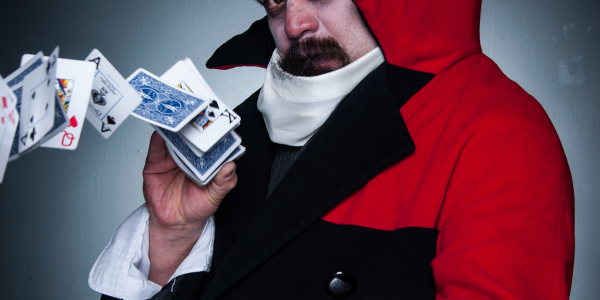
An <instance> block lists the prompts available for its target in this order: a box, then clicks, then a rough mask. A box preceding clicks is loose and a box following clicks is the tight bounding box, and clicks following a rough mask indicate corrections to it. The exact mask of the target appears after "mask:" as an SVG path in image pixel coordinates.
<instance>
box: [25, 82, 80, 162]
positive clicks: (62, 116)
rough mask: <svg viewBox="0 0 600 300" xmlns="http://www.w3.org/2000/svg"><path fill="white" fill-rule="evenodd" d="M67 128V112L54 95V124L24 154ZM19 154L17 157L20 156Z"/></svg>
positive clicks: (58, 98) (56, 95)
mask: <svg viewBox="0 0 600 300" xmlns="http://www.w3.org/2000/svg"><path fill="white" fill-rule="evenodd" d="M68 126H69V119H68V118H67V112H66V111H65V108H64V106H63V105H62V103H61V101H60V97H59V96H58V93H56V94H55V95H54V124H53V125H52V128H51V129H50V131H48V133H46V134H45V135H44V136H43V137H42V138H41V139H40V141H39V143H37V144H36V145H35V146H33V147H30V148H29V149H27V150H26V151H25V152H30V151H32V150H33V149H35V148H36V147H38V146H41V145H43V144H44V143H46V142H48V141H49V140H51V139H53V138H54V137H55V136H57V135H58V134H59V133H61V132H63V131H64V130H65V129H66V128H67V127H68ZM22 154H24V153H21V154H19V155H22Z"/></svg>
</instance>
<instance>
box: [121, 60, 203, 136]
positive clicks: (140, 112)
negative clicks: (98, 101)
mask: <svg viewBox="0 0 600 300" xmlns="http://www.w3.org/2000/svg"><path fill="white" fill-rule="evenodd" d="M127 82H129V84H131V86H133V88H134V89H135V90H136V91H137V92H138V93H139V94H140V96H141V97H142V98H143V100H142V103H141V104H140V105H139V106H138V107H137V108H136V109H135V110H134V111H133V113H132V114H133V115H134V116H136V117H138V118H140V119H142V120H144V121H146V122H148V123H150V124H153V125H155V126H158V127H162V128H166V129H168V130H170V131H179V130H180V129H181V128H182V127H183V126H184V125H186V124H187V123H188V122H189V121H190V120H191V119H192V118H194V117H195V116H196V115H197V114H198V113H200V111H202V110H203V109H204V108H206V106H207V105H208V102H207V101H206V100H205V99H200V98H199V97H197V96H195V95H194V94H191V93H189V92H186V91H184V90H182V89H180V88H178V87H177V86H174V85H172V84H170V83H167V82H165V81H163V80H162V79H160V78H158V77H156V76H155V75H154V74H152V73H150V72H148V71H146V70H144V69H138V70H137V71H135V72H134V73H133V74H131V76H129V78H127Z"/></svg>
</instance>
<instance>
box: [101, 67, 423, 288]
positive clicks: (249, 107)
mask: <svg viewBox="0 0 600 300" xmlns="http://www.w3.org/2000/svg"><path fill="white" fill-rule="evenodd" d="M432 77H433V76H432V75H431V74H427V73H421V72H416V71H412V70H407V69H402V68H398V67H395V66H390V65H389V64H387V63H384V64H383V65H382V66H380V67H378V68H377V69H376V70H375V71H373V72H372V73H371V74H370V75H369V76H368V77H367V78H365V80H363V82H361V84H359V85H358V86H357V87H356V89H355V90H354V91H352V92H351V93H350V94H349V95H348V96H347V97H346V99H344V100H343V101H342V102H341V104H340V105H339V106H338V108H337V109H336V110H335V111H334V112H333V114H332V115H331V117H330V118H329V119H328V120H327V122H326V123H325V124H324V125H323V127H322V128H321V129H320V130H319V131H318V132H317V133H316V134H315V135H314V136H313V137H312V138H311V140H310V141H309V143H307V144H306V145H305V146H304V147H303V148H302V150H301V151H300V152H299V153H298V157H297V160H296V162H294V164H293V165H292V166H291V167H290V169H289V170H288V172H287V174H286V175H285V176H284V177H283V178H282V180H281V182H280V183H279V185H278V186H277V187H276V188H275V189H274V191H273V194H272V195H271V196H270V197H269V198H268V199H267V191H268V186H269V181H270V174H271V167H272V163H273V158H274V155H275V145H274V144H273V143H272V142H271V141H270V139H269V135H268V132H267V129H266V126H265V124H264V121H263V117H262V114H261V113H260V111H258V109H257V107H256V101H257V98H258V91H257V92H255V93H254V94H253V95H252V96H250V97H249V98H248V99H247V100H246V101H244V102H243V103H242V104H241V105H240V106H238V107H237V108H236V109H235V111H236V113H238V114H239V115H240V116H241V117H242V119H243V120H244V122H243V123H244V124H243V125H242V126H240V127H238V129H236V132H238V133H239V134H240V136H242V137H243V139H244V141H243V144H244V145H245V146H246V148H247V150H246V154H245V155H244V156H243V157H242V158H240V159H239V160H238V161H237V162H236V164H237V168H236V172H237V174H238V178H239V179H238V184H237V186H236V188H235V189H234V190H232V191H231V192H230V193H229V194H228V195H227V197H226V198H225V200H224V201H223V203H222V204H221V206H220V207H219V210H218V211H217V213H216V214H215V225H216V231H215V232H216V234H215V243H214V254H213V260H212V266H211V271H210V273H208V274H206V273H194V274H188V275H186V276H185V278H184V279H183V281H182V282H181V286H180V287H179V289H178V290H177V291H176V292H175V294H174V298H173V299H200V296H201V295H203V294H204V296H203V297H202V299H216V298H218V297H219V296H221V295H223V293H227V294H226V295H228V293H235V290H237V289H245V288H246V287H245V284H244V282H245V280H246V279H245V278H251V277H253V276H254V273H255V272H261V269H262V268H263V267H265V266H269V265H271V264H272V262H271V259H270V258H271V257H277V256H278V255H279V254H278V253H279V251H293V249H291V248H293V245H296V244H295V243H294V242H293V241H294V240H296V239H303V237H304V234H305V233H304V232H305V231H307V232H308V230H310V229H309V228H312V226H313V225H314V224H315V223H318V222H320V221H319V219H320V218H321V217H322V216H323V215H324V214H325V213H326V212H328V211H329V210H330V209H331V208H333V207H335V206H336V205H337V204H338V203H339V202H340V201H341V200H343V199H344V198H346V197H347V196H348V195H350V194H351V193H352V192H354V191H355V190H357V189H359V188H361V187H362V186H363V185H364V184H365V183H366V182H368V181H369V180H370V179H371V178H372V177H374V176H375V175H377V174H378V173H379V172H381V171H382V170H383V169H385V168H386V167H387V166H389V165H391V164H393V163H395V162H397V161H399V160H400V159H402V157H404V156H406V155H408V154H409V153H411V152H412V151H413V150H414V144H413V142H412V139H411V138H410V135H409V133H408V130H407V129H406V126H405V124H404V122H403V119H402V116H401V114H400V112H399V108H400V107H401V106H402V105H403V104H404V103H405V102H406V101H408V99H410V97H412V95H414V93H416V92H418V90H420V89H421V88H422V87H423V86H424V85H425V84H427V82H429V80H428V79H430V78H432ZM392 78H394V79H393V80H392ZM359 110H360V112H361V115H363V116H369V119H368V120H369V122H366V123H361V126H356V121H355V120H356V116H357V113H356V112H357V111H359ZM282 199H285V201H282ZM342 227H343V226H342ZM336 228H337V227H336ZM340 228H341V227H340ZM307 238H308V236H307ZM288 244H289V245H288ZM358 244H361V243H358ZM357 246H360V245H357ZM290 247H291V248H290ZM373 255H378V254H373ZM306 259H319V258H318V257H317V258H313V257H309V256H308V254H307V256H306ZM427 270H428V269H427ZM373 272H375V273H376V270H374V271H373ZM329 275H332V274H329ZM272 276H278V275H277V274H272ZM357 276H359V275H357ZM360 276H362V275H360ZM299 280H306V279H299ZM269 286H270V285H269V284H268V282H264V284H263V286H262V287H256V288H257V289H265V288H268V287H269ZM103 299H111V298H103Z"/></svg>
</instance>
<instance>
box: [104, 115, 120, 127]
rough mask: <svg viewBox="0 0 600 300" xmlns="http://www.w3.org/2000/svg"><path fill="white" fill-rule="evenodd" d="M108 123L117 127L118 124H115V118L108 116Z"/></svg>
mask: <svg viewBox="0 0 600 300" xmlns="http://www.w3.org/2000/svg"><path fill="white" fill-rule="evenodd" d="M106 121H107V123H108V124H110V125H115V124H117V123H116V122H115V118H113V117H112V116H106Z"/></svg>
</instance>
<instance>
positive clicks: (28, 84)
mask: <svg viewBox="0 0 600 300" xmlns="http://www.w3.org/2000/svg"><path fill="white" fill-rule="evenodd" d="M57 61H58V47H56V49H54V51H53V52H52V54H51V55H50V56H49V58H48V59H46V60H44V58H43V54H42V52H39V53H38V54H36V55H35V56H34V57H33V58H32V59H31V60H30V61H28V62H27V63H26V64H25V65H23V66H22V67H20V68H19V69H18V70H16V71H15V72H13V73H12V74H11V75H10V76H8V77H7V78H6V79H5V82H6V84H7V85H8V87H9V88H10V89H11V90H12V91H13V93H14V94H15V96H16V97H17V109H18V111H19V115H20V122H19V130H18V131H19V135H18V137H17V138H16V140H17V146H16V147H15V146H14V145H13V148H12V149H11V155H10V156H11V160H12V159H15V158H16V157H17V156H18V154H19V153H24V152H25V151H26V150H28V149H29V148H31V147H32V146H34V145H37V144H38V143H39V142H40V140H41V138H42V137H44V136H45V135H46V134H47V133H48V132H49V131H50V130H51V129H52V128H53V127H54V116H55V101H56V99H55V95H56V90H55V88H54V80H55V79H56V67H57Z"/></svg>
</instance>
